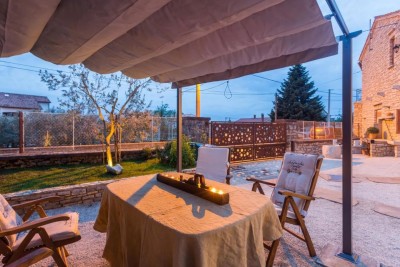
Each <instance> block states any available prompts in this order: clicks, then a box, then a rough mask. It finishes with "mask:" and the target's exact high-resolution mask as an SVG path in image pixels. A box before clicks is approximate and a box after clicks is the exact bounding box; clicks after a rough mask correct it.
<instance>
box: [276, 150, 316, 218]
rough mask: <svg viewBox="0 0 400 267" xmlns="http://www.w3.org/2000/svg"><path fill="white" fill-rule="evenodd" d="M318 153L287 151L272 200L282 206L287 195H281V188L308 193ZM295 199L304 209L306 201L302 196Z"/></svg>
mask: <svg viewBox="0 0 400 267" xmlns="http://www.w3.org/2000/svg"><path fill="white" fill-rule="evenodd" d="M317 160H318V155H310V154H298V153H291V152H288V153H285V156H284V158H283V163H282V168H281V171H280V173H279V176H278V181H277V183H276V186H275V188H274V190H273V191H272V196H271V200H272V202H273V203H274V204H275V205H277V206H280V207H282V205H283V202H284V200H285V197H284V196H283V195H280V194H279V193H278V192H279V190H288V191H291V192H294V193H298V194H302V195H308V193H309V191H310V186H311V181H312V178H313V177H314V174H315V171H316V168H317ZM294 201H295V202H296V204H297V207H299V210H300V211H301V212H304V211H303V208H304V204H305V201H304V200H303V199H300V198H296V197H295V198H294Z"/></svg>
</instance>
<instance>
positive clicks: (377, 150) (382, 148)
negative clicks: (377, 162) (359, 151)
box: [369, 140, 395, 157]
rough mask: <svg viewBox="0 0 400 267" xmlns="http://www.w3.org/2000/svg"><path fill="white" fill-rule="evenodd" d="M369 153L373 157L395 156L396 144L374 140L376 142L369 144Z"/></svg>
mask: <svg viewBox="0 0 400 267" xmlns="http://www.w3.org/2000/svg"><path fill="white" fill-rule="evenodd" d="M369 153H370V156H371V157H393V156H395V150H394V146H393V145H390V144H388V143H387V142H386V141H377V140H374V143H371V144H370V145H369Z"/></svg>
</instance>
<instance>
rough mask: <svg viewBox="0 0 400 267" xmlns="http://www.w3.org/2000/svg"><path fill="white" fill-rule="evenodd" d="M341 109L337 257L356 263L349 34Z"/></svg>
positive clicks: (350, 41)
mask: <svg viewBox="0 0 400 267" xmlns="http://www.w3.org/2000/svg"><path fill="white" fill-rule="evenodd" d="M342 44H343V55H342V56H343V58H342V64H343V69H342V72H343V73H342V97H343V100H342V109H343V122H342V131H343V156H342V162H343V163H342V164H343V167H342V177H343V178H342V194H343V210H342V214H343V225H342V227H343V228H342V230H343V250H342V252H341V253H339V254H338V256H339V257H341V258H343V259H346V260H348V261H350V262H353V263H357V261H358V255H356V254H354V253H353V240H352V230H353V220H352V212H353V205H352V198H353V196H352V195H353V189H352V165H351V164H352V140H353V129H352V128H353V127H352V125H353V123H352V114H353V105H352V104H353V103H352V99H353V94H352V77H351V76H352V58H351V57H352V40H351V37H350V36H344V37H343V38H342Z"/></svg>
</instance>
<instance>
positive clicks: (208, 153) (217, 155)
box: [196, 146, 229, 183]
mask: <svg viewBox="0 0 400 267" xmlns="http://www.w3.org/2000/svg"><path fill="white" fill-rule="evenodd" d="M228 170H229V148H227V147H211V146H202V147H199V151H198V157H197V164H196V173H201V174H203V175H204V177H205V178H208V179H211V180H215V181H218V182H222V183H224V182H225V178H226V175H227V174H228Z"/></svg>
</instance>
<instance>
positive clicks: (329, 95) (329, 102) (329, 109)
mask: <svg viewBox="0 0 400 267" xmlns="http://www.w3.org/2000/svg"><path fill="white" fill-rule="evenodd" d="M331 91H332V89H328V127H329V126H331Z"/></svg>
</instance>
